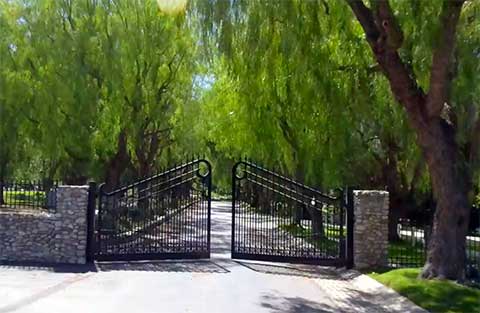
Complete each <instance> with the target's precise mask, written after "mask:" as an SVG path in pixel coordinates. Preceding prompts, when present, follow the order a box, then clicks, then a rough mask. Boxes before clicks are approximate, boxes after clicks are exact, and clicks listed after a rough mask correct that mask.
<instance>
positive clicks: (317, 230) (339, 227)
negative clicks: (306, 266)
mask: <svg viewBox="0 0 480 313" xmlns="http://www.w3.org/2000/svg"><path fill="white" fill-rule="evenodd" d="M345 207H346V206H345V200H344V198H343V195H339V196H338V197H335V196H330V195H325V194H322V193H321V192H320V191H318V190H316V189H313V188H310V187H308V186H305V185H303V184H301V183H299V182H296V181H294V180H292V179H289V178H287V177H284V176H281V175H279V174H277V173H275V172H273V171H270V170H267V169H265V168H262V167H260V166H258V165H256V164H254V163H251V162H246V161H245V162H244V161H242V162H238V163H237V164H236V165H235V166H234V167H233V170H232V213H233V220H232V258H237V259H253V260H264V261H282V262H294V263H312V264H323V265H338V266H341V265H344V264H345V250H346V249H345V233H346V229H345V213H346V210H345Z"/></svg>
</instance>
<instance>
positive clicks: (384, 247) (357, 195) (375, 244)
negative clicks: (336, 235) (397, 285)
mask: <svg viewBox="0 0 480 313" xmlns="http://www.w3.org/2000/svg"><path fill="white" fill-rule="evenodd" d="M353 199H354V200H353V201H354V215H355V224H354V229H353V251H354V252H353V258H354V264H355V267H356V268H358V269H362V268H371V267H383V266H387V264H388V259H387V257H388V201H389V200H388V192H387V191H376V190H373V191H372V190H355V191H354V192H353Z"/></svg>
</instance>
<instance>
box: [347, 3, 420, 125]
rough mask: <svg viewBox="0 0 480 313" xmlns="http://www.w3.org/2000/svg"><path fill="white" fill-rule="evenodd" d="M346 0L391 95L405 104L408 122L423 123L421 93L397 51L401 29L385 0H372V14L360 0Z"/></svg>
mask: <svg viewBox="0 0 480 313" xmlns="http://www.w3.org/2000/svg"><path fill="white" fill-rule="evenodd" d="M347 1H348V4H349V5H350V7H351V8H352V11H353V13H354V14H355V16H356V17H357V20H358V21H359V22H360V25H361V26H362V28H363V30H364V31H365V34H366V36H367V40H368V43H369V44H370V46H371V48H372V51H373V53H374V55H375V58H376V60H377V62H378V64H379V65H380V67H381V69H382V71H383V72H384V74H385V76H386V77H387V79H388V80H389V82H390V88H391V90H392V93H393V95H394V96H395V99H396V100H397V101H398V102H399V103H400V104H402V105H403V106H404V107H405V109H406V110H407V113H408V115H409V117H410V120H411V121H412V123H414V124H415V125H416V126H419V125H421V124H424V123H425V120H424V116H425V114H424V111H425V93H424V92H423V90H422V89H421V88H420V87H419V86H418V84H417V82H416V79H415V75H414V73H413V72H412V70H411V68H410V67H408V66H407V65H406V64H405V63H404V62H403V61H402V59H401V58H400V55H399V54H398V51H397V49H398V48H400V45H401V42H402V38H401V29H400V27H398V24H397V21H396V20H395V16H394V14H393V12H392V11H391V8H390V5H389V4H388V0H382V1H381V2H379V3H376V4H377V10H376V12H375V13H376V16H374V15H373V13H372V11H371V10H370V9H369V8H367V7H366V6H365V5H364V4H363V1H362V0H347ZM376 20H377V22H376ZM377 24H380V25H377ZM394 37H399V38H394Z"/></svg>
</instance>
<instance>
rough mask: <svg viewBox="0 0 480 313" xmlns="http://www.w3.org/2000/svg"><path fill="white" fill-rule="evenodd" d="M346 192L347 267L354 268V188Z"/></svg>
mask: <svg viewBox="0 0 480 313" xmlns="http://www.w3.org/2000/svg"><path fill="white" fill-rule="evenodd" d="M345 192H346V201H345V204H346V209H347V249H346V254H347V255H346V264H345V265H346V267H347V268H349V269H350V268H353V266H354V264H355V260H354V258H353V252H354V251H353V240H354V238H353V225H354V223H355V216H354V203H353V188H350V187H349V188H347V189H346V190H345Z"/></svg>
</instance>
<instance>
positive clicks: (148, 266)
mask: <svg viewBox="0 0 480 313" xmlns="http://www.w3.org/2000/svg"><path fill="white" fill-rule="evenodd" d="M0 270H22V271H46V272H53V273H73V274H76V273H78V274H80V273H89V272H112V271H137V272H179V273H217V274H225V273H229V272H230V271H229V270H228V269H227V268H226V267H224V266H222V265H221V264H218V263H217V262H214V261H211V260H161V261H135V262H123V261H122V262H99V263H95V264H52V263H43V262H6V261H2V262H0Z"/></svg>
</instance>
